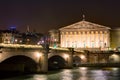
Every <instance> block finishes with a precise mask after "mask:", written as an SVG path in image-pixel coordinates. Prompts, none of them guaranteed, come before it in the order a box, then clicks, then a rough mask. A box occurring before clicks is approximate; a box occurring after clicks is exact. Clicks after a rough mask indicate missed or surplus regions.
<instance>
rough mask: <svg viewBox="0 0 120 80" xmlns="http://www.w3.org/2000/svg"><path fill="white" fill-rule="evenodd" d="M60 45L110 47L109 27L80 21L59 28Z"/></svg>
mask: <svg viewBox="0 0 120 80" xmlns="http://www.w3.org/2000/svg"><path fill="white" fill-rule="evenodd" d="M59 30H60V46H61V47H73V48H108V47H110V28H109V27H106V26H102V25H99V24H95V23H91V22H88V21H85V20H83V21H80V22H77V23H74V24H72V25H69V26H65V27H63V28H60V29H59Z"/></svg>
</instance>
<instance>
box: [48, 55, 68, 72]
mask: <svg viewBox="0 0 120 80" xmlns="http://www.w3.org/2000/svg"><path fill="white" fill-rule="evenodd" d="M65 66H66V61H65V59H64V58H63V57H61V56H60V55H54V56H52V57H50V58H49V59H48V68H49V70H51V69H61V68H64V67H65Z"/></svg>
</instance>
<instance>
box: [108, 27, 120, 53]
mask: <svg viewBox="0 0 120 80" xmlns="http://www.w3.org/2000/svg"><path fill="white" fill-rule="evenodd" d="M110 33H111V34H110V45H111V48H113V49H114V48H118V47H119V48H120V28H117V29H111V30H110ZM119 51H120V50H119Z"/></svg>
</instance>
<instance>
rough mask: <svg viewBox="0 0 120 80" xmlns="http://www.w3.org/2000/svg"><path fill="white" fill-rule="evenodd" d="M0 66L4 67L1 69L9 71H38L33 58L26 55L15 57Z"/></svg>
mask: <svg viewBox="0 0 120 80" xmlns="http://www.w3.org/2000/svg"><path fill="white" fill-rule="evenodd" d="M0 65H2V66H3V67H4V68H3V67H1V69H5V70H8V71H19V72H35V71H36V70H37V63H36V62H35V61H34V60H33V59H32V58H30V57H28V56H25V55H15V56H11V57H9V58H6V59H5V60H4V61H2V62H1V63H0ZM8 65H9V67H8ZM11 67H12V68H11Z"/></svg>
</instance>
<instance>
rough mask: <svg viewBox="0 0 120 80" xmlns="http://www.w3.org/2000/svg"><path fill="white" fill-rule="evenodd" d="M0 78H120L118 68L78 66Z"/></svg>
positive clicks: (85, 79)
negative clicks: (43, 72) (44, 72)
mask: <svg viewBox="0 0 120 80" xmlns="http://www.w3.org/2000/svg"><path fill="white" fill-rule="evenodd" d="M0 80H120V68H89V67H79V68H74V69H62V70H59V71H49V72H48V73H47V74H31V75H23V76H17V77H13V78H7V79H0Z"/></svg>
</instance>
